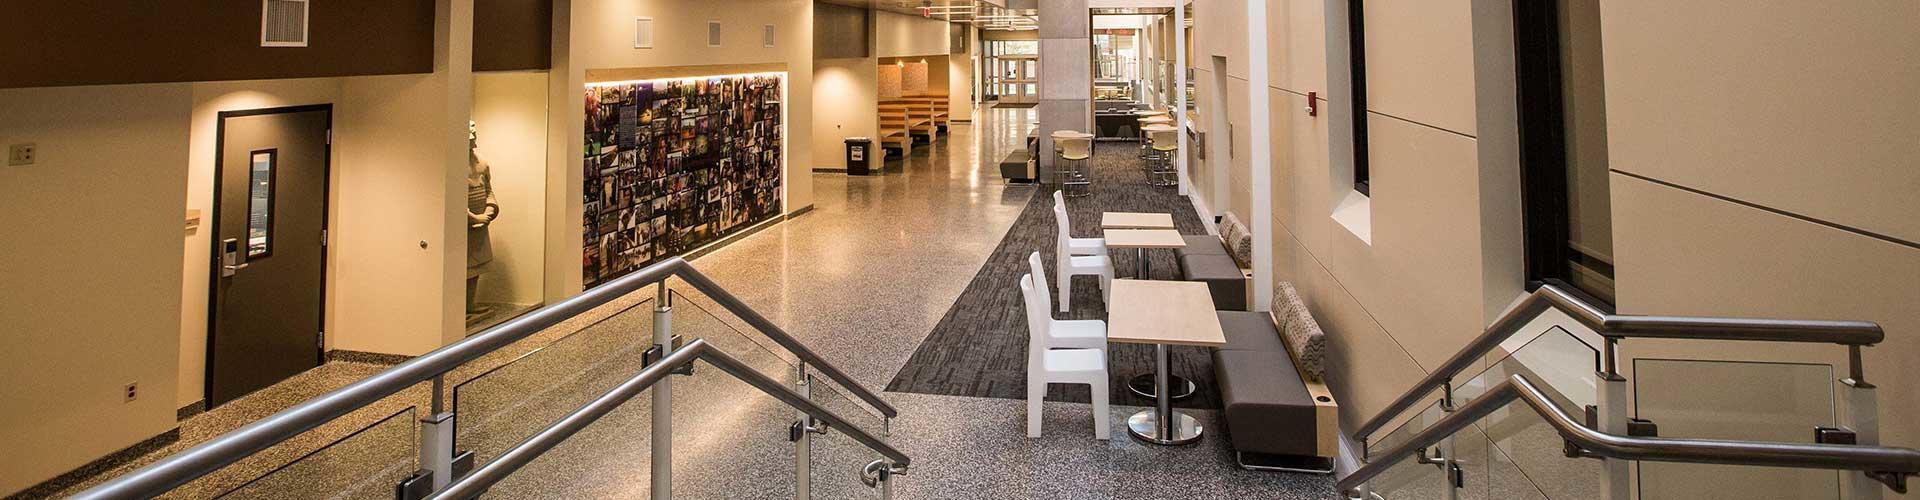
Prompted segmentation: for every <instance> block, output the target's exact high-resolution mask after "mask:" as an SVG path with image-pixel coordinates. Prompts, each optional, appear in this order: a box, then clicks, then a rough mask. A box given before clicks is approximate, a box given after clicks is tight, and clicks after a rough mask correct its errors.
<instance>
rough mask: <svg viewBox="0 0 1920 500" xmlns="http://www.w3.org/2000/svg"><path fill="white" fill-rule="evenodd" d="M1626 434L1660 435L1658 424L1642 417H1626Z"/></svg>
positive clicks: (1636, 435)
mask: <svg viewBox="0 0 1920 500" xmlns="http://www.w3.org/2000/svg"><path fill="white" fill-rule="evenodd" d="M1627 435H1628V436H1633V437H1660V424H1655V423H1653V421H1652V420H1647V419H1644V418H1629V419H1627Z"/></svg>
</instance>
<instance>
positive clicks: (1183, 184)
mask: <svg viewBox="0 0 1920 500" xmlns="http://www.w3.org/2000/svg"><path fill="white" fill-rule="evenodd" d="M1161 33H1166V31H1161ZM1173 75H1174V76H1173V95H1174V96H1176V97H1175V98H1174V103H1173V116H1175V117H1176V119H1177V120H1179V121H1176V122H1174V124H1175V125H1176V126H1177V127H1178V128H1179V129H1180V130H1179V131H1178V134H1177V135H1179V136H1180V154H1178V155H1174V160H1173V161H1174V168H1176V169H1179V171H1180V174H1179V181H1180V196H1187V195H1188V190H1189V189H1190V188H1191V187H1192V185H1193V179H1192V178H1191V177H1190V176H1189V175H1188V174H1187V158H1188V157H1190V156H1192V155H1190V154H1188V152H1189V151H1192V150H1191V149H1187V148H1190V147H1193V146H1192V145H1190V144H1188V143H1187V122H1188V120H1191V119H1193V117H1191V116H1187V115H1188V113H1187V7H1186V6H1185V5H1181V3H1180V2H1174V3H1173ZM1215 196H1216V197H1217V196H1219V195H1215Z"/></svg>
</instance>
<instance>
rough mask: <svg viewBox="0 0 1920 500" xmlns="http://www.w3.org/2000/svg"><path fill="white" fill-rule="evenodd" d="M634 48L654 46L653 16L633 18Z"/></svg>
mask: <svg viewBox="0 0 1920 500" xmlns="http://www.w3.org/2000/svg"><path fill="white" fill-rule="evenodd" d="M633 48H636V49H651V48H653V18H651V17H636V18H633Z"/></svg>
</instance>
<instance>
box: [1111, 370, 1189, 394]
mask: <svg viewBox="0 0 1920 500" xmlns="http://www.w3.org/2000/svg"><path fill="white" fill-rule="evenodd" d="M1167 383H1170V384H1173V399H1186V398H1189V397H1193V392H1194V391H1195V390H1197V388H1198V386H1196V385H1194V384H1193V381H1192V380H1187V378H1186V377H1182V376H1179V375H1168V376H1167ZM1127 390H1129V391H1132V392H1133V395H1135V396H1140V397H1143V398H1147V399H1153V398H1155V397H1157V396H1158V395H1159V393H1158V392H1154V390H1153V374H1151V373H1142V374H1139V375H1134V376H1133V378H1131V379H1127Z"/></svg>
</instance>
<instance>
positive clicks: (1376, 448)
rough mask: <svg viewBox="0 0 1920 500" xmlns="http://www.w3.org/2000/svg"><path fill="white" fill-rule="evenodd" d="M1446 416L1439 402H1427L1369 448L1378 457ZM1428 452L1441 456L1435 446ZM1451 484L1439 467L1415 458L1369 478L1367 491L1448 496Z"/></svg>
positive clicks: (1408, 499)
mask: <svg viewBox="0 0 1920 500" xmlns="http://www.w3.org/2000/svg"><path fill="white" fill-rule="evenodd" d="M1445 417H1446V412H1444V411H1442V410H1441V409H1440V402H1439V401H1437V400H1436V401H1434V402H1432V403H1428V404H1427V405H1426V406H1425V407H1422V408H1421V410H1420V411H1419V412H1418V413H1415V414H1413V416H1412V417H1409V418H1408V420H1407V421H1405V422H1402V423H1401V424H1400V425H1399V426H1398V427H1393V428H1392V429H1393V430H1392V431H1391V432H1388V433H1386V434H1383V435H1381V436H1380V437H1379V438H1377V439H1374V440H1373V441H1371V442H1369V443H1368V445H1367V448H1368V451H1369V453H1370V454H1371V456H1378V454H1379V453H1380V452H1383V451H1385V450H1387V449H1390V448H1394V447H1397V446H1399V445H1400V444H1401V443H1404V442H1406V441H1407V440H1408V439H1411V438H1412V437H1413V436H1414V435H1415V434H1419V433H1420V431H1422V430H1425V429H1426V428H1427V427H1429V426H1432V425H1433V424H1434V423H1437V422H1439V421H1440V419H1442V418H1445ZM1425 452H1426V454H1427V455H1428V456H1436V455H1438V452H1436V450H1434V449H1433V448H1432V447H1429V448H1428V449H1427V450H1426V451H1425ZM1452 487H1453V486H1452V485H1451V484H1450V483H1449V482H1448V479H1447V476H1446V474H1445V473H1444V471H1442V470H1441V469H1440V468H1439V467H1438V466H1435V465H1432V464H1423V463H1418V461H1417V460H1416V458H1415V457H1408V458H1405V459H1402V460H1400V461H1398V462H1397V463H1395V464H1394V465H1393V466H1392V467H1390V468H1388V469H1387V471H1386V472H1383V473H1381V474H1380V475H1378V476H1375V477H1374V478H1373V479H1371V480H1369V481H1367V489H1368V491H1369V492H1370V493H1371V495H1372V496H1373V498H1376V499H1380V500H1423V499H1434V498H1447V490H1448V489H1450V488H1452Z"/></svg>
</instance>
